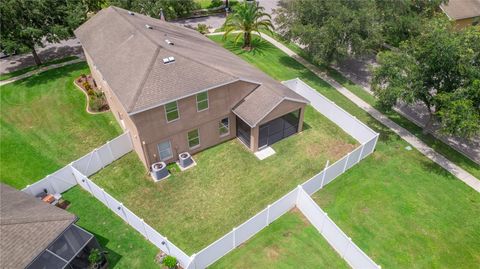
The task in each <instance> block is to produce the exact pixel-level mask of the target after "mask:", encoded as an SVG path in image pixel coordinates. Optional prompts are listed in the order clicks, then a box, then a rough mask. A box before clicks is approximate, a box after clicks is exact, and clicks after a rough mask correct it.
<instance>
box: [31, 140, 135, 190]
mask: <svg viewBox="0 0 480 269" xmlns="http://www.w3.org/2000/svg"><path fill="white" fill-rule="evenodd" d="M132 149H133V146H132V141H131V139H130V135H129V133H128V132H127V133H124V134H122V135H120V136H118V137H116V138H114V139H113V140H111V141H108V142H107V143H105V144H104V145H103V146H101V147H99V148H97V149H95V150H93V151H91V152H90V153H88V154H86V155H85V156H83V157H81V158H79V159H78V160H76V161H73V162H72V163H71V164H69V165H67V166H65V167H63V168H61V169H60V170H58V171H56V172H54V173H53V174H50V175H48V176H46V177H45V178H43V179H41V180H39V181H37V182H35V183H34V184H32V185H28V186H27V187H25V188H24V189H23V190H22V191H24V192H26V193H29V194H31V195H33V196H37V195H39V194H41V193H42V192H45V190H46V191H47V193H51V194H55V193H62V192H65V191H67V190H68V189H70V188H72V187H74V186H75V185H77V182H76V180H75V177H74V176H73V175H72V171H71V168H70V166H73V167H75V169H77V170H78V171H80V172H81V173H82V174H84V175H87V176H91V175H93V174H94V173H96V172H98V171H99V170H101V169H102V168H103V167H105V166H107V165H108V164H110V163H112V162H113V161H115V160H117V159H119V158H120V157H122V156H123V155H125V154H127V153H128V152H130V151H132Z"/></svg>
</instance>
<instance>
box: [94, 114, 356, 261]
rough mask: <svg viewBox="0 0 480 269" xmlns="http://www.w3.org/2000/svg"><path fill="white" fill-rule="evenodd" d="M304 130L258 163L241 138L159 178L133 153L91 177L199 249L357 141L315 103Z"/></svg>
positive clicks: (189, 248)
mask: <svg viewBox="0 0 480 269" xmlns="http://www.w3.org/2000/svg"><path fill="white" fill-rule="evenodd" d="M304 126H305V130H304V131H303V132H302V133H300V134H297V135H295V136H291V137H289V138H287V139H284V140H282V141H280V142H278V143H276V144H274V145H273V146H272V147H273V148H274V149H275V151H276V152H277V153H276V154H275V155H273V156H271V157H269V158H267V159H265V160H263V161H259V160H258V159H257V158H256V157H255V156H254V155H253V153H252V152H250V151H249V150H248V149H247V148H246V147H245V146H244V145H243V144H241V143H240V142H239V141H238V140H237V139H234V140H231V141H228V142H225V143H222V144H220V145H217V146H215V147H212V148H210V149H207V150H205V151H202V152H200V153H198V154H196V155H195V156H194V159H195V160H196V162H197V166H195V167H194V168H192V169H190V170H187V171H185V172H176V173H173V174H172V176H171V177H169V178H168V179H166V180H165V181H162V182H160V183H154V182H153V181H152V179H151V178H150V177H149V176H148V175H146V172H145V169H144V167H143V165H142V164H141V163H140V161H139V160H138V156H137V155H136V153H130V154H129V155H127V156H125V157H123V158H122V159H120V160H118V161H116V162H115V163H114V164H112V165H110V166H108V167H106V168H105V169H104V170H102V171H100V172H99V173H98V174H96V175H94V176H93V177H92V179H93V181H94V182H96V183H97V184H98V185H99V186H101V187H103V188H104V189H105V190H106V191H107V192H108V193H110V194H111V195H113V196H114V197H115V198H116V199H118V200H119V201H121V202H123V203H124V204H125V205H126V206H127V207H128V208H129V209H130V210H132V211H133V212H135V214H137V215H138V216H139V217H141V218H143V219H144V220H145V221H146V222H147V223H148V224H150V225H151V226H152V227H153V228H155V229H156V230H157V231H158V232H160V233H161V234H163V235H165V236H167V237H168V238H169V239H170V240H171V241H172V242H173V243H174V244H176V245H177V246H179V247H180V248H182V249H183V250H184V251H186V252H187V253H188V254H193V253H194V252H197V251H199V250H201V249H202V248H203V247H206V246H207V245H209V244H210V243H212V242H213V241H215V240H216V239H218V238H220V237H221V236H223V235H224V234H225V233H227V232H228V231H230V230H231V229H232V228H234V227H235V226H238V225H239V224H241V223H242V222H244V221H246V220H247V219H249V218H250V217H252V216H254V215H255V214H256V213H258V211H260V210H261V209H263V208H265V207H266V206H267V205H268V204H269V203H272V202H274V201H276V200H277V199H278V198H280V197H281V196H283V195H285V194H286V193H288V192H289V191H291V190H292V189H293V188H295V186H297V185H298V184H300V183H303V182H304V181H306V180H307V179H309V178H310V177H312V176H313V175H315V174H317V173H318V172H319V171H320V170H322V168H323V167H324V166H325V162H326V161H327V159H329V160H330V161H332V162H333V161H335V160H337V159H340V158H341V157H343V156H344V155H345V154H346V153H347V152H349V151H351V150H353V149H354V148H355V145H356V142H355V140H353V138H351V137H349V136H348V135H347V134H345V133H344V132H343V131H342V130H341V129H340V128H338V127H337V126H336V125H335V124H334V123H332V122H330V121H329V120H327V119H326V118H324V117H323V116H322V115H321V114H320V113H318V112H316V110H314V109H313V108H312V107H310V106H308V107H307V109H306V112H305V124H304Z"/></svg>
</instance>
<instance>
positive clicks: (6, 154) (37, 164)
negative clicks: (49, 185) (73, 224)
mask: <svg viewBox="0 0 480 269" xmlns="http://www.w3.org/2000/svg"><path fill="white" fill-rule="evenodd" d="M88 72H89V70H88V67H87V64H85V63H78V64H72V65H68V66H66V67H61V68H56V69H52V70H49V71H45V72H42V73H40V74H37V75H34V76H32V77H29V78H26V79H22V80H19V81H16V82H13V83H10V84H7V85H5V86H2V88H1V91H0V147H1V151H0V159H1V162H0V173H1V178H0V181H1V182H4V183H6V184H9V185H11V186H13V187H16V188H22V187H25V186H26V185H27V184H31V183H33V182H35V181H37V180H39V179H41V178H43V177H44V176H46V175H48V174H49V173H52V172H54V171H56V170H57V169H59V168H61V167H63V166H64V165H66V164H68V163H70V162H71V161H73V160H75V159H77V158H79V157H81V156H82V155H84V154H86V153H88V152H89V151H91V150H93V149H94V148H95V147H98V146H100V145H102V144H103V143H105V142H106V141H107V140H109V139H112V138H114V137H116V136H117V135H119V134H120V133H121V130H120V128H119V127H118V124H117V123H116V122H115V120H114V118H113V116H112V115H111V114H110V113H105V114H99V115H91V114H88V113H87V112H86V111H85V104H86V98H85V95H84V94H83V93H82V92H80V91H79V90H78V89H77V88H76V87H75V86H74V85H73V80H74V79H75V78H76V77H78V76H80V74H82V73H88Z"/></svg>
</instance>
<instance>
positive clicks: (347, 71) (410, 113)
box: [334, 56, 480, 164]
mask: <svg viewBox="0 0 480 269" xmlns="http://www.w3.org/2000/svg"><path fill="white" fill-rule="evenodd" d="M372 65H373V66H375V65H376V62H375V56H370V57H366V58H364V59H348V60H345V61H343V62H341V63H339V64H338V65H336V66H334V68H335V69H337V70H338V71H339V72H340V73H342V74H343V75H344V76H345V77H347V78H349V79H350V80H351V81H353V82H354V83H356V84H358V85H360V86H362V88H363V89H364V90H365V91H367V92H368V93H370V94H372V91H371V90H370V80H371V72H370V66H372ZM395 111H397V112H398V113H399V114H401V115H402V116H404V117H406V118H407V119H408V120H410V121H411V122H413V123H415V124H416V125H417V126H419V127H421V128H423V127H424V126H425V125H426V123H427V122H428V110H427V108H426V107H425V106H424V105H423V104H421V103H418V104H413V105H407V104H400V105H398V106H397V107H396V108H395ZM439 128H440V126H439V124H438V123H437V124H435V125H434V126H433V130H434V131H433V135H434V136H435V137H436V138H437V139H440V140H441V141H443V142H444V143H446V144H447V145H450V146H451V147H452V148H454V149H456V150H457V151H458V152H460V153H462V154H463V155H465V156H467V157H468V158H470V159H471V160H473V161H474V162H476V163H478V164H480V137H476V138H473V139H472V140H466V139H464V138H461V137H454V136H445V135H441V134H440V132H439V131H438V130H439Z"/></svg>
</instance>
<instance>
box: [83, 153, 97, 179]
mask: <svg viewBox="0 0 480 269" xmlns="http://www.w3.org/2000/svg"><path fill="white" fill-rule="evenodd" d="M95 150H97V149H94V151H95ZM92 158H93V153H92V152H90V158H89V159H88V162H87V167H86V168H85V174H87V173H88V168H90V163H91V162H92Z"/></svg>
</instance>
